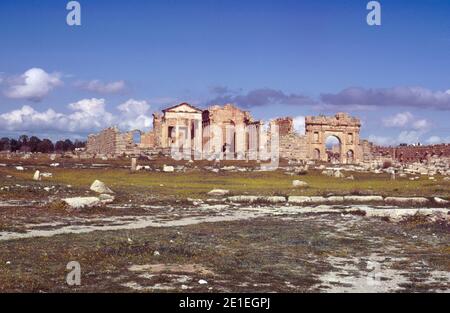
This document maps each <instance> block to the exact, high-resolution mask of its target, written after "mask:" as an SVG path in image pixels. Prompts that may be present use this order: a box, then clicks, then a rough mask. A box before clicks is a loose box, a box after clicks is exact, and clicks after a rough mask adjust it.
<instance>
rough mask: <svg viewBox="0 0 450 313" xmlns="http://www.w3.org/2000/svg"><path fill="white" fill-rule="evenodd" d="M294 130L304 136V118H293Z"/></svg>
mask: <svg viewBox="0 0 450 313" xmlns="http://www.w3.org/2000/svg"><path fill="white" fill-rule="evenodd" d="M293 121H294V129H295V131H296V132H297V133H298V134H300V135H304V134H305V117H304V116H296V117H294V120H293Z"/></svg>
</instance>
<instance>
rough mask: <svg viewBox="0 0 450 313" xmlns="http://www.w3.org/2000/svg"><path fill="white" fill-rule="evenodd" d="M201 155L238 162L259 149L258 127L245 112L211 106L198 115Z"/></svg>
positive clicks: (258, 123) (234, 108)
mask: <svg viewBox="0 0 450 313" xmlns="http://www.w3.org/2000/svg"><path fill="white" fill-rule="evenodd" d="M202 125H203V140H202V145H203V153H204V154H205V155H206V156H217V155H218V154H220V153H223V154H225V155H226V156H228V158H230V159H238V160H242V159H245V158H247V157H248V154H249V153H251V151H253V152H256V151H258V149H259V139H258V138H259V137H258V132H259V127H260V125H261V122H259V121H254V120H253V118H252V116H251V115H250V113H249V112H248V111H242V110H240V109H238V108H237V107H235V106H234V105H231V104H227V105H225V106H223V107H221V106H218V105H215V106H212V107H210V108H208V109H207V110H205V111H203V114H202Z"/></svg>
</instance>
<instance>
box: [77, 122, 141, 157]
mask: <svg viewBox="0 0 450 313" xmlns="http://www.w3.org/2000/svg"><path fill="white" fill-rule="evenodd" d="M134 134H135V131H131V132H126V133H120V131H119V129H118V128H117V127H110V128H107V129H104V130H102V131H101V132H100V133H98V134H96V135H89V136H88V140H87V144H86V152H88V153H90V154H104V155H120V154H139V153H140V149H139V147H138V145H137V144H136V143H134V138H133V136H134Z"/></svg>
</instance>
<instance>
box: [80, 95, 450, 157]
mask: <svg viewBox="0 0 450 313" xmlns="http://www.w3.org/2000/svg"><path fill="white" fill-rule="evenodd" d="M266 126H267V127H266ZM360 130H361V121H360V120H359V118H357V117H353V116H350V115H348V114H347V113H337V114H335V115H334V116H323V115H320V116H306V117H305V129H304V132H302V134H300V133H298V132H297V131H296V130H295V129H294V122H293V118H292V117H281V118H277V119H274V120H272V121H270V122H269V123H268V125H265V124H264V122H263V121H260V120H255V119H254V118H253V117H252V115H251V114H250V112H248V111H245V110H241V109H240V108H238V107H236V106H235V105H232V104H226V105H224V106H219V105H213V106H210V107H208V108H206V109H204V110H202V109H200V108H197V107H195V106H193V105H191V104H189V103H181V104H178V105H175V106H172V107H169V108H166V109H164V110H162V113H159V112H158V113H154V114H153V128H152V129H151V130H150V131H147V132H145V131H142V130H132V131H128V132H123V133H121V132H120V131H119V129H118V128H117V127H110V128H107V129H105V130H103V131H101V132H100V133H98V134H92V135H89V136H88V140H87V146H86V152H87V153H88V154H89V155H94V156H98V155H104V156H110V157H114V156H120V155H133V156H138V155H142V154H145V155H148V156H169V155H170V156H172V157H173V156H174V155H178V157H179V158H180V159H181V158H185V159H191V158H193V159H196V160H200V159H203V160H217V159H227V160H257V159H258V160H259V159H260V158H262V159H264V157H262V156H267V153H268V151H270V149H273V148H274V147H275V144H274V142H275V141H274V136H275V134H276V139H277V140H276V146H278V149H277V150H278V151H277V153H278V156H279V158H281V159H287V160H295V161H312V160H314V161H320V162H334V163H340V164H354V163H360V162H367V161H373V160H375V159H386V158H390V159H393V160H396V161H399V162H416V161H421V162H422V161H426V160H427V159H428V158H431V157H436V156H439V157H450V145H448V144H442V145H437V146H423V147H410V146H399V147H378V146H375V145H374V144H372V143H371V142H369V141H367V140H363V139H361V137H360ZM330 139H333V140H334V144H333V145H331V146H329V144H328V141H329V140H330ZM266 159H267V158H266Z"/></svg>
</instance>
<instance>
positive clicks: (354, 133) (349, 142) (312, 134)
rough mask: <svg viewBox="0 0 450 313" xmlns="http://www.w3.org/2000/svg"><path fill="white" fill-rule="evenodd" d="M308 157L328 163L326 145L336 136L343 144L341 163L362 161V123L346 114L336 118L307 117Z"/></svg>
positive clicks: (338, 115) (339, 114)
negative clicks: (329, 138) (331, 137)
mask: <svg viewBox="0 0 450 313" xmlns="http://www.w3.org/2000/svg"><path fill="white" fill-rule="evenodd" d="M305 127H306V138H307V145H308V153H307V157H308V158H309V159H316V160H321V161H327V158H328V156H327V153H326V148H325V143H326V140H327V138H328V137H330V136H335V137H336V138H338V140H339V142H340V144H341V153H340V157H341V159H340V162H341V163H353V162H359V161H362V149H361V145H360V138H359V132H360V128H361V122H360V120H359V119H358V118H355V117H351V116H349V115H348V114H346V113H338V114H336V115H335V116H307V117H306V118H305Z"/></svg>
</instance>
